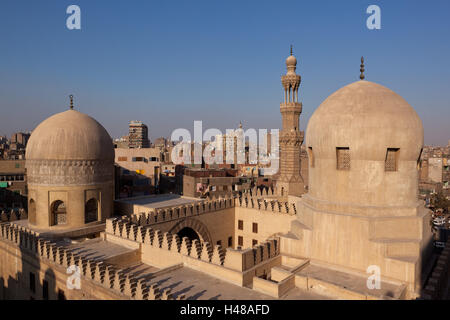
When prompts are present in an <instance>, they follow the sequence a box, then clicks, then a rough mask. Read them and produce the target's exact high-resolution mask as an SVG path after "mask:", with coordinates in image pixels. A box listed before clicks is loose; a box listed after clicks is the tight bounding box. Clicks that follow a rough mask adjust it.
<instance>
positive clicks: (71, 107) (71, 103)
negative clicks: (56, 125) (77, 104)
mask: <svg viewBox="0 0 450 320" xmlns="http://www.w3.org/2000/svg"><path fill="white" fill-rule="evenodd" d="M69 98H70V110H73V94H71V95H70V96H69Z"/></svg>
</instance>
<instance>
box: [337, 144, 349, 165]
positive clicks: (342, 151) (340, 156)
mask: <svg viewBox="0 0 450 320" xmlns="http://www.w3.org/2000/svg"><path fill="white" fill-rule="evenodd" d="M336 158H337V169H338V170H350V148H336Z"/></svg>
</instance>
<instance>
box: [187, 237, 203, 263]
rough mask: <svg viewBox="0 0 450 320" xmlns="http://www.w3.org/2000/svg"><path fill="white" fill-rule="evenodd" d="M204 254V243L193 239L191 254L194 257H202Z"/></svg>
mask: <svg viewBox="0 0 450 320" xmlns="http://www.w3.org/2000/svg"><path fill="white" fill-rule="evenodd" d="M201 254H202V244H201V242H200V241H199V240H198V239H194V240H193V241H192V247H191V250H190V256H191V257H193V258H194V259H200V256H201Z"/></svg>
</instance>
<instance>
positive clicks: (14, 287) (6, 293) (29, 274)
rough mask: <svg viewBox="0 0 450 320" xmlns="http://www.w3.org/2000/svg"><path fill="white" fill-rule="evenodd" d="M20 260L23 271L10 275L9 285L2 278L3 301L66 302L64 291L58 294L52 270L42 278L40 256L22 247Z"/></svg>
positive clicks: (0, 292)
mask: <svg viewBox="0 0 450 320" xmlns="http://www.w3.org/2000/svg"><path fill="white" fill-rule="evenodd" d="M18 259H21V262H22V263H21V270H20V271H19V270H17V273H16V274H15V275H11V274H10V275H9V276H8V280H7V283H5V279H4V278H3V277H2V278H0V299H1V300H56V299H61V300H65V296H64V293H63V292H62V291H59V292H56V277H55V272H54V271H53V270H52V269H51V268H47V270H46V271H45V273H44V276H43V277H42V278H41V272H40V271H41V270H40V267H41V263H40V257H39V255H37V254H34V253H32V252H29V251H28V250H27V249H25V248H23V247H20V257H18ZM36 267H37V268H36ZM10 270H12V269H10Z"/></svg>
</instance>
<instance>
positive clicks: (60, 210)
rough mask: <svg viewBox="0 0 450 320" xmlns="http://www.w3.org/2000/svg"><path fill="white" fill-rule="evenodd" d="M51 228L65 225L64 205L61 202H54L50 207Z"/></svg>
mask: <svg viewBox="0 0 450 320" xmlns="http://www.w3.org/2000/svg"><path fill="white" fill-rule="evenodd" d="M50 208H51V219H52V221H51V222H52V223H51V225H52V226H59V225H64V224H66V223H67V215H66V204H65V203H64V202H63V201H61V200H56V201H54V202H53V203H52V205H51V206H50Z"/></svg>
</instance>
